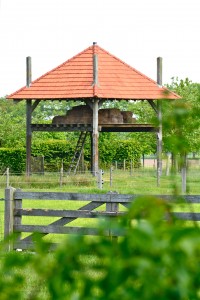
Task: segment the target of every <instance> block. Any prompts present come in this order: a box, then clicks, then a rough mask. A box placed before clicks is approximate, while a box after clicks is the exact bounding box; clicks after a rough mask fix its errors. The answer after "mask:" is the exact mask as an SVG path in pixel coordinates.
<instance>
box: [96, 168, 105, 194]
mask: <svg viewBox="0 0 200 300" xmlns="http://www.w3.org/2000/svg"><path fill="white" fill-rule="evenodd" d="M103 174H104V171H103V170H101V169H99V171H98V172H97V185H98V188H99V189H100V190H102V188H103V183H104V182H103V178H102V175H103Z"/></svg>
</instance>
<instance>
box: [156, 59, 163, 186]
mask: <svg viewBox="0 0 200 300" xmlns="http://www.w3.org/2000/svg"><path fill="white" fill-rule="evenodd" d="M157 84H158V85H159V86H160V87H161V86H162V57H158V58H157ZM157 110H158V113H157V117H158V122H159V128H158V132H157V186H160V177H161V175H162V106H161V100H158V101H157Z"/></svg>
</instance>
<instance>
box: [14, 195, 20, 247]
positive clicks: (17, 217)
mask: <svg viewBox="0 0 200 300" xmlns="http://www.w3.org/2000/svg"><path fill="white" fill-rule="evenodd" d="M20 190H21V189H17V191H20ZM13 208H14V209H22V199H15V200H14V201H13ZM13 219H14V225H21V224H22V216H21V214H20V215H15V216H13ZM20 239H21V232H20V234H19V235H18V236H17V238H16V242H20Z"/></svg>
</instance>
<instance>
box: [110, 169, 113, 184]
mask: <svg viewBox="0 0 200 300" xmlns="http://www.w3.org/2000/svg"><path fill="white" fill-rule="evenodd" d="M112 172H113V168H112V165H111V166H110V187H112Z"/></svg>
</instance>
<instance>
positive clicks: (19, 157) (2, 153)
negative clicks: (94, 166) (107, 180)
mask: <svg viewBox="0 0 200 300" xmlns="http://www.w3.org/2000/svg"><path fill="white" fill-rule="evenodd" d="M75 146H76V143H70V142H68V141H66V140H48V141H44V142H40V143H37V144H33V145H32V156H34V157H37V156H43V157H44V161H45V163H46V164H47V165H49V166H50V165H51V167H49V170H48V169H46V170H48V171H58V170H59V169H60V165H61V161H63V162H64V165H65V166H67V165H69V163H70V161H71V158H72V157H73V154H74V150H75ZM99 153H100V162H101V164H102V165H103V166H106V165H109V164H110V163H111V162H113V161H122V160H123V159H126V160H129V161H130V160H132V161H133V163H134V166H135V167H137V166H139V161H140V157H141V150H140V145H139V144H138V143H137V142H136V141H135V140H133V139H129V140H121V141H120V142H119V141H110V140H104V141H103V142H100V143H99ZM84 158H85V162H86V164H87V163H88V164H90V144H89V143H87V144H86V145H85V149H84ZM25 164H26V150H25V149H7V148H0V171H1V172H4V171H5V169H6V168H8V167H9V168H10V171H11V172H12V173H22V172H24V171H25Z"/></svg>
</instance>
